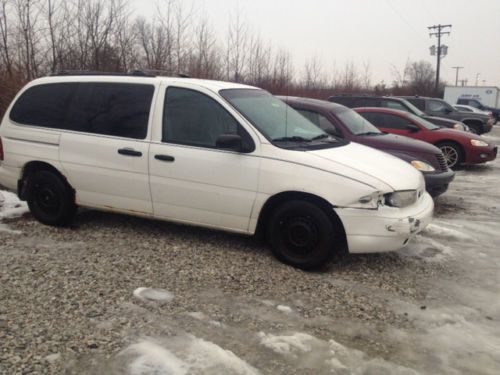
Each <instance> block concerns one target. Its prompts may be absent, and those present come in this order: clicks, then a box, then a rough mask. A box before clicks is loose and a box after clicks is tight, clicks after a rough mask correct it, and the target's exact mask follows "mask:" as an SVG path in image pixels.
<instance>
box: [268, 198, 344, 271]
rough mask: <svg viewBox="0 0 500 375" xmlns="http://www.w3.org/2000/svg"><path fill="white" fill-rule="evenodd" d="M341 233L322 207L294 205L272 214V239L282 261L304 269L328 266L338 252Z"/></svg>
mask: <svg viewBox="0 0 500 375" xmlns="http://www.w3.org/2000/svg"><path fill="white" fill-rule="evenodd" d="M337 234H338V230H337V228H336V225H335V224H334V223H333V221H332V220H331V219H330V218H329V217H328V215H327V214H326V213H325V211H324V210H323V209H322V208H320V207H319V206H317V205H315V204H313V203H310V202H306V201H290V202H286V203H284V204H282V205H281V206H279V207H278V208H277V209H276V210H275V211H274V213H273V214H272V216H271V218H270V222H269V226H268V238H269V240H270V242H271V246H272V251H273V254H274V255H275V256H276V258H278V259H279V260H280V261H282V262H284V263H287V264H290V265H292V266H294V267H298V268H302V269H312V268H317V267H319V266H322V265H324V264H326V263H328V262H329V261H330V260H331V259H332V258H333V256H334V255H335V254H336V252H337V249H336V247H337V237H338V236H337Z"/></svg>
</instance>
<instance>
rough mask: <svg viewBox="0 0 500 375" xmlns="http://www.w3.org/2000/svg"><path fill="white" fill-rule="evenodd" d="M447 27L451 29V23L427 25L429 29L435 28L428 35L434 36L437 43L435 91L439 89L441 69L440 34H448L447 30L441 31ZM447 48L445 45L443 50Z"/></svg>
mask: <svg viewBox="0 0 500 375" xmlns="http://www.w3.org/2000/svg"><path fill="white" fill-rule="evenodd" d="M447 28H450V29H451V25H441V24H439V25H433V26H429V27H428V29H429V30H437V31H436V32H433V33H429V36H430V37H433V36H435V37H437V38H438V45H437V51H436V55H437V63H436V87H435V89H436V93H437V91H438V90H439V70H440V69H441V53H442V52H443V51H442V49H441V36H443V35H450V32H449V31H443V30H445V29H447ZM443 47H444V46H443ZM447 49H448V47H446V48H445V49H444V51H446V50H447ZM431 50H432V49H431Z"/></svg>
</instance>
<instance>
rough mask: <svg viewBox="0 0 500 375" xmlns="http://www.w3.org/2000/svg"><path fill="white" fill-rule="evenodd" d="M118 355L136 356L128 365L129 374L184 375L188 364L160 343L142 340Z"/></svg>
mask: <svg viewBox="0 0 500 375" xmlns="http://www.w3.org/2000/svg"><path fill="white" fill-rule="evenodd" d="M120 355H127V356H128V355H133V356H136V358H135V359H134V360H133V361H132V363H131V364H130V365H129V374H130V375H150V374H164V375H185V374H187V372H188V370H189V365H188V364H187V363H185V362H184V361H182V360H180V359H179V358H177V356H175V355H174V354H173V353H172V352H171V351H169V350H168V349H165V348H164V347H162V346H161V345H160V344H158V343H156V342H154V341H151V340H143V341H141V342H139V343H137V344H133V345H131V346H129V347H128V348H127V349H125V350H124V351H122V352H121V353H120Z"/></svg>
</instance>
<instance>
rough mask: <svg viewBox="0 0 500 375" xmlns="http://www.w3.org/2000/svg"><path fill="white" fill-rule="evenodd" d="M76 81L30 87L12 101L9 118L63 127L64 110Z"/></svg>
mask: <svg viewBox="0 0 500 375" xmlns="http://www.w3.org/2000/svg"><path fill="white" fill-rule="evenodd" d="M77 87H78V83H53V84H48V85H39V86H33V87H30V88H29V89H28V90H26V91H25V92H24V93H23V94H22V95H21V96H20V97H19V99H18V100H17V101H16V103H14V106H13V107H12V110H11V111H10V119H11V120H12V121H15V122H18V123H20V124H24V125H34V126H43V127H46V128H56V129H65V128H66V125H65V122H64V119H65V115H66V110H67V108H68V105H69V103H70V101H71V97H72V95H73V93H74V92H76V89H77Z"/></svg>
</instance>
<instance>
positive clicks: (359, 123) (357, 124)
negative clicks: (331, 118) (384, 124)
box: [335, 108, 384, 135]
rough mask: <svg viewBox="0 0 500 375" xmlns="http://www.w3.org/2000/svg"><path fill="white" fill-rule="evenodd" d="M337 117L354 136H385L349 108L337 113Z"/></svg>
mask: <svg viewBox="0 0 500 375" xmlns="http://www.w3.org/2000/svg"><path fill="white" fill-rule="evenodd" d="M335 115H337V117H338V118H339V119H340V121H342V122H343V123H344V125H345V126H347V128H348V129H349V131H350V132H351V133H352V134H354V135H381V134H384V133H382V132H381V131H380V130H378V129H377V128H376V127H375V126H374V125H372V124H371V123H370V122H368V120H366V119H365V118H364V117H363V116H361V115H359V114H358V113H357V112H356V111H353V110H352V109H349V108H345V109H344V108H343V109H341V110H339V111H336V112H335Z"/></svg>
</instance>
